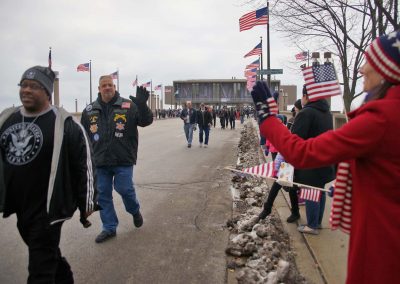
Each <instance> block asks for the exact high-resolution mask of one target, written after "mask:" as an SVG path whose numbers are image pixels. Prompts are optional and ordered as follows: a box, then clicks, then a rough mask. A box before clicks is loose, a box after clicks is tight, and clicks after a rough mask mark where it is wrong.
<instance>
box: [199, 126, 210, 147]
mask: <svg viewBox="0 0 400 284" xmlns="http://www.w3.org/2000/svg"><path fill="white" fill-rule="evenodd" d="M203 131H204V134H205V136H206V137H205V141H204V144H206V145H208V137H209V136H210V127H209V126H204V127H199V142H200V144H202V143H203Z"/></svg>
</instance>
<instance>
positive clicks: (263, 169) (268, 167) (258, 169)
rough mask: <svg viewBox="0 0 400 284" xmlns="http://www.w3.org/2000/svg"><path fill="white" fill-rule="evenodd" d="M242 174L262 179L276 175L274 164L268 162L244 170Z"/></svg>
mask: <svg viewBox="0 0 400 284" xmlns="http://www.w3.org/2000/svg"><path fill="white" fill-rule="evenodd" d="M242 172H244V173H247V174H253V175H257V176H261V177H272V176H273V173H274V162H268V163H264V164H261V165H258V166H254V167H250V168H244V169H243V170H242Z"/></svg>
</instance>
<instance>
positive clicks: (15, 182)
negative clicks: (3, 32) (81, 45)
mask: <svg viewBox="0 0 400 284" xmlns="http://www.w3.org/2000/svg"><path fill="white" fill-rule="evenodd" d="M54 79H55V74H54V72H53V71H52V70H51V69H50V68H48V67H41V66H34V67H31V68H29V69H28V70H26V71H25V72H24V73H23V75H22V78H21V81H20V84H19V86H20V89H19V97H20V100H21V102H22V106H19V107H12V108H8V109H6V110H4V111H3V112H2V113H1V114H0V150H1V151H0V154H1V157H0V169H1V171H0V212H3V217H4V218H6V217H8V216H10V215H11V214H14V213H16V215H17V228H18V231H19V233H20V235H21V237H22V239H23V240H24V242H25V244H26V245H27V246H28V250H29V265H28V271H29V276H28V281H27V282H28V283H68V284H69V283H74V279H73V273H72V271H71V267H70V265H69V264H68V262H67V260H66V259H65V258H64V257H62V255H61V251H60V248H59V244H60V237H61V227H62V225H63V223H64V221H65V220H67V219H70V218H71V217H72V216H73V214H74V212H75V210H76V209H77V208H79V210H80V212H81V220H82V223H83V224H84V226H85V227H88V226H89V225H90V223H89V222H88V221H87V220H86V218H87V217H88V216H89V215H90V214H91V213H92V212H93V210H95V204H96V201H95V200H96V191H95V184H94V173H93V171H92V169H93V165H92V159H91V149H90V145H89V144H88V143H87V141H88V139H87V137H86V133H85V131H84V130H83V129H82V127H81V126H80V125H79V124H78V123H77V122H75V120H74V119H73V118H72V115H71V114H69V113H68V112H66V111H65V110H64V109H63V108H58V107H55V106H52V105H51V104H50V100H51V94H52V93H53V84H54Z"/></svg>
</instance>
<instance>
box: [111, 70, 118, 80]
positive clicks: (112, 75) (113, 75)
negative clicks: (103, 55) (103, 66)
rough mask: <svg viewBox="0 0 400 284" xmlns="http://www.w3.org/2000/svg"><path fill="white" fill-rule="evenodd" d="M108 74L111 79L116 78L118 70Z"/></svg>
mask: <svg viewBox="0 0 400 284" xmlns="http://www.w3.org/2000/svg"><path fill="white" fill-rule="evenodd" d="M110 76H111V77H112V78H113V79H118V71H115V72H114V73H111V74H110Z"/></svg>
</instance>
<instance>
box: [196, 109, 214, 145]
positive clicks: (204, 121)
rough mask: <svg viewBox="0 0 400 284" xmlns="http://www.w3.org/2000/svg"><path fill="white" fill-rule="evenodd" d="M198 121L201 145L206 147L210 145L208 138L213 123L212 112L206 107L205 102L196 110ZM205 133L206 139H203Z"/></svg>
mask: <svg viewBox="0 0 400 284" xmlns="http://www.w3.org/2000/svg"><path fill="white" fill-rule="evenodd" d="M196 123H197V124H198V126H199V144H200V145H199V146H200V148H201V147H203V141H204V148H207V147H208V139H209V135H210V127H211V125H212V116H211V113H210V112H209V111H208V109H206V107H205V105H204V103H201V104H200V109H199V110H198V111H197V112H196ZM203 134H204V135H205V139H204V140H203Z"/></svg>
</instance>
